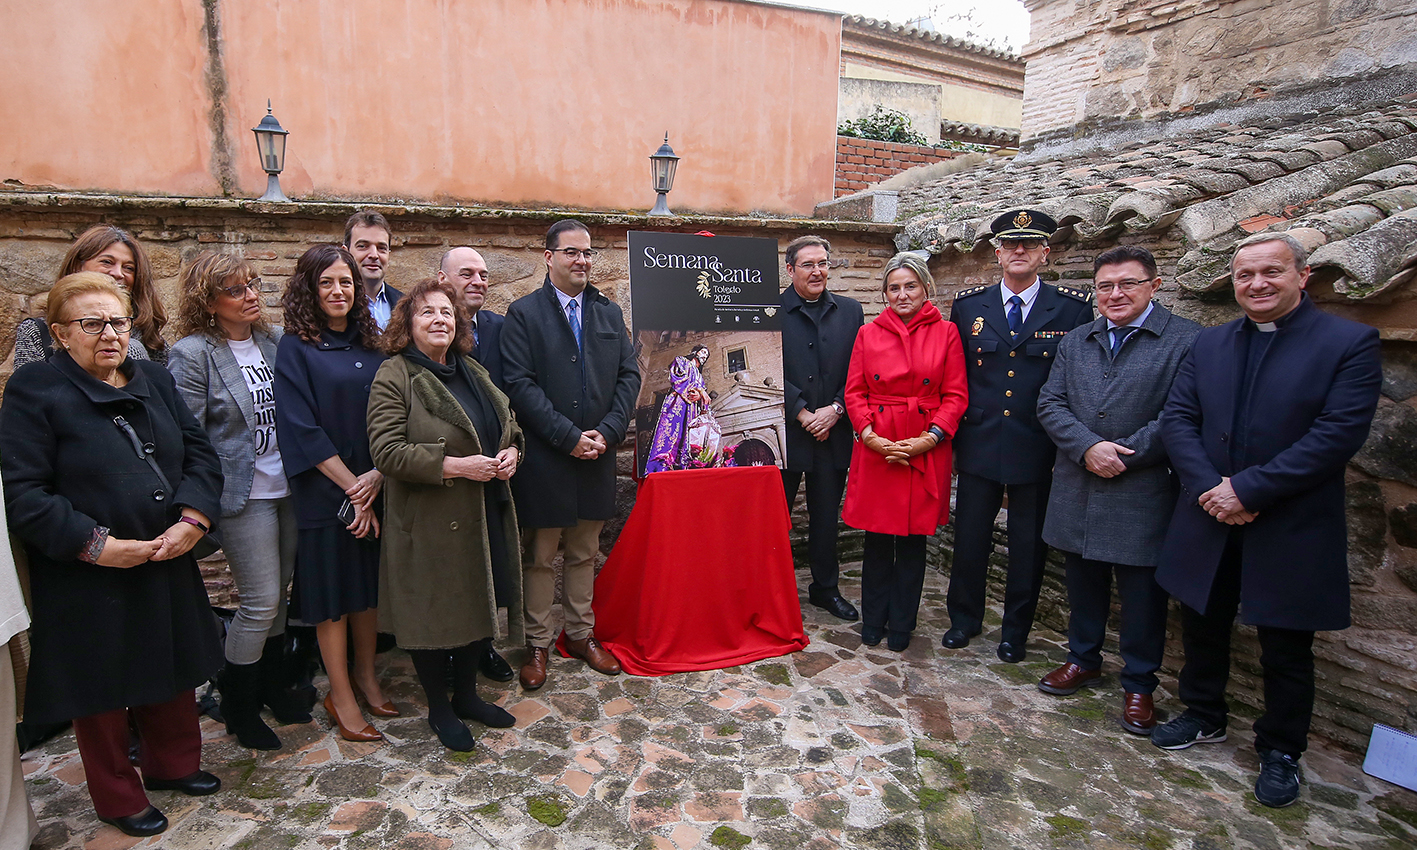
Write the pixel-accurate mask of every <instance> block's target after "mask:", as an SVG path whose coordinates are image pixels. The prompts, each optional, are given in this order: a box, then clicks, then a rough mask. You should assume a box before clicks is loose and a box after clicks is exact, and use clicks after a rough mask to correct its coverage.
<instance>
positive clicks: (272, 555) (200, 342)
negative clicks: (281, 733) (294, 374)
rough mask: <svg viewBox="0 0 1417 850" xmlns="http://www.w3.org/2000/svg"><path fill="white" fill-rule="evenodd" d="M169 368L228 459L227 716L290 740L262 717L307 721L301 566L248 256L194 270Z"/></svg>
mask: <svg viewBox="0 0 1417 850" xmlns="http://www.w3.org/2000/svg"><path fill="white" fill-rule="evenodd" d="M179 299H180V300H179V306H178V316H177V330H178V333H179V334H181V339H179V340H178V341H177V343H176V344H175V345H173V346H172V353H171V356H170V357H169V358H168V368H169V370H170V371H171V372H172V377H173V378H174V379H175V380H176V381H177V389H178V391H179V392H180V393H181V394H182V399H183V400H184V401H186V402H187V407H189V408H191V410H192V413H193V414H195V415H196V417H197V423H198V424H199V425H201V426H202V427H203V428H204V429H205V430H206V432H207V436H208V437H210V438H211V441H212V445H213V446H215V447H216V450H217V455H218V456H220V458H221V469H222V474H223V476H224V477H225V485H224V486H223V488H222V492H221V527H222V532H223V537H222V542H223V549H224V550H225V552H226V560H227V563H229V564H230V565H231V577H232V579H234V580H235V582H236V590H237V592H238V594H239V595H240V599H241V604H240V607H239V608H238V609H237V611H236V616H235V617H234V618H233V619H232V621H231V627H230V628H229V629H227V632H226V665H225V666H224V667H223V668H222V673H221V677H220V681H219V685H220V687H221V714H222V719H223V720H225V721H226V729H227V731H228V732H230V733H231V734H233V735H235V736H236V739H237V740H238V741H240V742H241V745H242V746H243V747H250V748H252V749H257V750H275V749H279V748H280V739H279V738H278V737H276V734H275V733H274V732H272V731H271V729H270V727H269V726H267V725H266V724H265V722H264V721H262V720H261V706H262V705H263V704H264V705H269V706H270V707H271V710H272V711H273V712H274V713H275V716H276V719H278V720H280V721H281V722H282V723H307V722H309V720H310V712H309V711H308V710H307V708H308V706H307V705H306V704H304V703H302V701H301V700H299V699H298V698H297V697H296V696H295V695H294V694H293V693H291V692H290V691H289V690H288V689H286V688H284V687H282V684H281V657H282V654H283V652H284V649H285V637H284V635H285V608H286V589H287V588H289V587H290V577H291V573H292V572H293V571H294V569H295V507H294V505H293V504H292V503H291V500H290V499H289V498H288V496H289V495H290V487H289V484H288V483H287V482H286V479H285V469H284V468H283V467H282V466H281V453H280V442H279V440H277V439H276V433H275V430H276V420H275V415H276V410H275V395H274V392H273V390H272V384H273V383H274V380H275V374H274V372H273V371H272V366H273V365H274V364H275V362H276V345H277V343H279V342H280V337H281V330H280V329H279V328H272V327H271V325H270V323H269V322H267V321H266V317H265V315H264V314H263V313H262V311H261V279H260V278H259V277H257V276H256V270H255V269H254V268H252V267H251V264H250V263H249V262H247V261H246V260H244V259H242V258H241V257H238V256H235V255H232V254H226V253H220V252H217V251H204V252H202V253H201V254H198V255H197V257H196V259H194V260H193V261H192V262H191V263H190V264H189V265H188V266H187V268H185V269H184V270H183V271H182V281H181V291H180V294H179Z"/></svg>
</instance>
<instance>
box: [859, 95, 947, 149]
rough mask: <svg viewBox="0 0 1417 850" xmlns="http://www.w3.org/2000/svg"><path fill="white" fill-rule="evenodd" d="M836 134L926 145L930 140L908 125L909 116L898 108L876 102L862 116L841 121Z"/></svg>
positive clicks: (879, 140)
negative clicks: (873, 106) (868, 113)
mask: <svg viewBox="0 0 1417 850" xmlns="http://www.w3.org/2000/svg"><path fill="white" fill-rule="evenodd" d="M836 133H837V135H838V136H852V137H854V138H858V139H875V140H876V141H878V142H902V143H904V144H907V145H928V144H930V142H929V141H928V140H927V139H926V138H925V137H924V136H922V135H920V134H919V133H917V132H915V129H914V128H913V127H911V126H910V116H909V115H906V114H905V113H904V112H901V111H900V110H899V109H891V108H889V107H886V106H881V105H880V104H879V103H878V104H876V108H875V109H873V110H871V114H870V115H867V116H865V117H864V118H855V119H852V120H850V121H843V122H841V124H839V125H838V126H837V128H836Z"/></svg>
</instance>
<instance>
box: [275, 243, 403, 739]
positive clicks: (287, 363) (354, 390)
mask: <svg viewBox="0 0 1417 850" xmlns="http://www.w3.org/2000/svg"><path fill="white" fill-rule="evenodd" d="M281 304H282V306H283V307H284V308H285V336H284V337H283V338H282V339H281V341H280V347H279V348H278V350H277V352H276V369H275V373H276V374H275V395H276V435H277V439H278V440H279V441H280V448H281V460H282V462H283V463H284V465H285V474H286V478H287V479H288V480H289V481H290V489H291V494H292V496H293V497H294V501H295V513H296V524H297V526H298V527H299V533H298V544H297V551H296V558H295V599H296V602H297V604H298V606H299V616H300V619H302V620H304V621H305V622H307V623H315V624H316V626H315V634H316V637H317V639H318V641H319V644H320V655H321V656H322V657H323V659H324V662H325V671H326V672H327V673H328V674H329V677H330V692H329V694H328V695H327V696H326V697H325V710H326V711H327V712H329V715H330V719H331V721H332V722H333V723H334V724H335V725H336V726H337V727H338V728H339V731H340V735H342V736H343V737H344V738H345V739H346V740H350V741H374V740H379V739H380V738H382V737H383V736H382V735H380V734H379V732H378V731H376V730H375V729H374V727H373V726H370V725H369V724H368V723H366V722H365V720H364V715H363V714H362V713H361V711H360V709H359V703H358V701H357V700H356V692H358V693H360V694H361V695H362V696H363V697H364V699H365V702H367V703H368V705H369V710H370V712H371V713H373V714H375V715H378V716H380V717H395V716H397V715H398V709H396V708H394V706H393V704H392V703H390V702H389V701H388V700H387V699H386V698H385V697H384V693H383V691H382V689H380V687H379V680H378V679H377V678H376V677H375V675H374V644H375V641H376V639H377V638H378V630H377V622H378V612H377V610H376V609H377V606H378V603H379V542H378V539H377V538H378V536H379V517H380V514H381V513H382V506H381V504H380V501H379V498H378V497H379V491H380V489H381V488H382V487H383V483H384V478H383V476H382V475H380V474H379V471H378V470H376V469H374V462H373V460H372V459H371V458H370V456H369V437H368V432H367V430H366V427H365V421H366V416H367V413H366V411H367V409H368V406H369V385H370V384H371V383H372V382H373V380H374V373H375V372H377V371H378V369H379V364H380V363H382V362H383V360H384V357H383V355H381V354H379V353H377V351H376V348H375V345H376V341H377V339H378V335H379V331H378V328H377V327H376V326H375V324H374V318H373V315H372V314H371V313H370V310H369V299H368V297H367V296H366V295H365V294H364V283H363V280H362V279H361V276H360V274H359V266H358V264H357V263H355V261H354V257H353V256H351V255H350V253H349V252H348V251H346V250H344V249H343V248H340V247H338V246H336V245H316V246H315V247H313V248H311V249H310V250H308V251H306V252H305V254H304V255H303V256H301V258H300V260H299V261H298V262H297V263H296V264H295V274H294V276H292V277H291V279H290V283H289V284H288V285H287V286H286V288H285V293H284V295H283V296H282V297H281ZM346 501H348V502H349V505H350V507H349V508H348V509H344V510H343V511H342V507H343V505H344V503H345V502H346ZM342 514H343V517H344V518H343V519H342V518H341V515H342ZM351 515H352V517H353V520H352V521H350V519H349V518H350V516H351ZM350 638H352V639H353V640H352V643H353V645H354V667H353V678H352V680H351V676H350V668H349V663H348V658H347V653H348V650H347V646H348V645H349V643H350V642H351V641H350Z"/></svg>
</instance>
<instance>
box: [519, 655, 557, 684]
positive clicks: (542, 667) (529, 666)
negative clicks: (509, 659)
mask: <svg viewBox="0 0 1417 850" xmlns="http://www.w3.org/2000/svg"><path fill="white" fill-rule="evenodd" d="M550 656H551V653H550V651H549V650H548V649H547V648H546V647H544V646H528V647H527V648H526V663H525V664H523V665H522V673H521V681H522V688H523V689H525V690H528V691H534V690H536V689H537V688H539V687H541V686H542V685H544V684H546V664H547V662H548V661H550Z"/></svg>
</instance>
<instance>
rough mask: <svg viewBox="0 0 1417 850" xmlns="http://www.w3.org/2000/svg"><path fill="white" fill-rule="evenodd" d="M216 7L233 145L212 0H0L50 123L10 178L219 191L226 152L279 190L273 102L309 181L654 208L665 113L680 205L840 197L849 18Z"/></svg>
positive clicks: (723, 208) (14, 102) (796, 206)
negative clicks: (654, 161) (266, 156)
mask: <svg viewBox="0 0 1417 850" xmlns="http://www.w3.org/2000/svg"><path fill="white" fill-rule="evenodd" d="M210 2H215V3H216V8H217V12H218V15H219V18H220V26H221V31H222V37H223V38H222V42H223V47H222V57H221V63H220V67H221V68H222V69H223V71H224V76H225V80H226V84H227V86H228V95H227V97H226V99H225V101H224V103H225V105H226V107H227V117H226V120H225V131H226V137H227V139H228V141H227V142H226V143H225V147H223V144H222V143H221V142H220V141H216V142H214V141H213V140H214V138H215V134H214V132H213V130H212V126H211V118H210V115H211V111H212V94H211V91H212V87H211V85H210V84H209V82H208V80H207V78H206V69H207V60H208V48H207V36H206V32H205V29H204V27H203V16H204V10H203V5H202V2H201V0H169V2H167V3H163V4H158V3H154V2H152V0H148V2H143V1H142V0H120V2H109V3H93V2H82V0H60V2H45V3H34V2H32V0H31V2H25V0H0V19H3V20H6V21H7V22H10V23H11V24H12V27H11V31H10V32H9V33H7V37H6V42H7V47H6V49H5V50H4V51H3V52H0V70H3V71H5V72H6V79H7V80H9V81H10V83H9V85H7V86H6V87H5V88H4V89H3V90H0V116H9V117H10V121H13V120H14V118H15V117H19V116H27V117H29V118H31V119H37V120H35V121H33V122H24V123H26V124H31V125H32V126H33V125H34V124H37V125H38V126H39V127H40V128H42V129H41V130H40V131H39V132H15V130H14V126H15V125H14V124H13V123H10V126H7V128H6V132H5V133H4V136H3V139H0V166H3V169H4V173H3V174H0V179H16V180H19V181H21V182H23V183H25V184H31V185H33V184H41V185H44V184H48V185H55V186H58V187H60V188H77V189H90V188H102V189H107V190H110V191H118V192H123V191H136V192H171V193H177V194H195V195H209V194H220V193H221V192H222V189H223V185H222V180H223V176H222V173H221V168H222V162H223V160H224V159H225V160H226V161H229V162H231V163H233V164H234V166H235V169H234V173H231V172H228V173H227V176H226V178H225V180H226V186H227V188H228V189H229V190H230V191H233V192H235V193H236V194H246V195H253V194H260V192H261V191H262V190H263V189H264V187H265V175H264V173H263V172H261V171H260V169H259V168H258V167H257V164H256V163H257V160H256V153H255V142H254V139H253V137H252V135H251V132H250V128H251V127H253V126H254V125H255V124H256V123H257V121H259V120H260V117H261V116H262V115H264V109H265V103H266V98H268V97H269V98H271V99H272V101H273V103H274V106H275V114H276V117H277V118H279V119H280V121H281V123H282V124H283V125H284V126H285V127H286V129H288V130H290V131H291V136H290V147H289V152H288V158H287V163H286V173H285V174H284V175H282V178H281V182H282V185H283V186H284V187H285V190H286V192H287V194H290V195H291V196H292V197H297V196H306V197H310V196H315V197H344V198H361V197H371V196H382V197H393V198H405V199H427V200H438V201H445V202H446V201H449V200H462V201H480V202H485V203H493V204H510V205H521V206H525V205H536V204H553V205H561V206H569V207H578V208H589V209H644V208H647V207H648V206H649V205H650V204H651V203H652V202H653V200H654V194H653V192H652V191H651V190H650V188H649V185H650V178H649V161H648V157H649V154H651V153H652V152H653V151H654V150H655V148H657V147H658V146H659V144H660V142H661V141H662V139H663V135H664V131H665V130H668V131H669V133H670V144H671V145H673V147H674V149H675V152H676V153H678V154H679V155H680V156H681V157H682V158H683V159H682V161H681V162H680V168H679V174H678V179H677V180H676V182H675V187H674V192H673V194H672V195H671V196H670V204H671V206H672V207H674V208H676V209H685V210H689V209H693V210H701V211H715V212H749V211H753V210H763V211H771V212H776V213H789V214H800V215H810V214H811V213H812V209H813V207H814V205H815V204H817V203H819V202H821V201H825V200H829V199H830V198H831V196H832V180H833V165H834V156H835V145H836V132H835V121H836V98H837V70H838V64H839V55H840V49H841V26H840V19H839V16H837V15H833V14H827V13H819V12H811V11H807V10H802V9H792V8H783V7H775V6H764V5H759V4H755V3H751V2H741V0H477V2H458V1H457V0H267V1H266V2H260V3H256V2H249V0H210ZM17 36H18V37H17ZM70 47H72V48H73V49H72V50H71V49H69V48H70ZM76 54H82V55H81V56H77V57H76ZM56 113H58V114H57V115H56ZM51 116H52V117H51ZM7 123H9V122H7Z"/></svg>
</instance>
